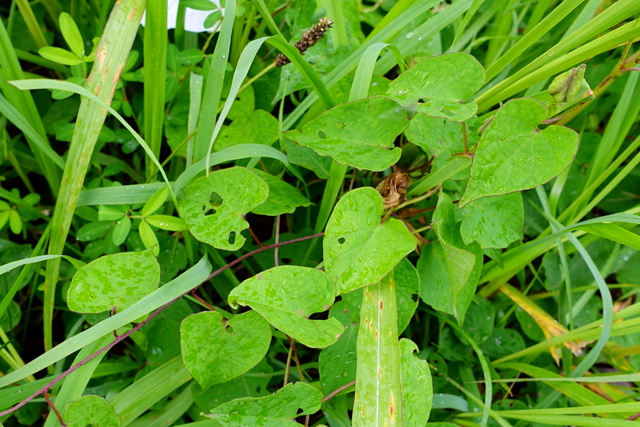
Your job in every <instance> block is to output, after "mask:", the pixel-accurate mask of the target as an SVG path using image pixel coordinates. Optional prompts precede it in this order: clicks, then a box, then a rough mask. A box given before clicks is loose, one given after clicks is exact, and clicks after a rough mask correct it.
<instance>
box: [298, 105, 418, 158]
mask: <svg viewBox="0 0 640 427" xmlns="http://www.w3.org/2000/svg"><path fill="white" fill-rule="evenodd" d="M408 125H409V120H408V119H407V112H406V111H405V109H404V108H402V107H401V106H400V105H398V103H397V102H395V101H392V100H390V99H388V98H383V97H373V98H366V99H361V100H359V101H356V102H351V103H347V104H340V105H338V106H336V107H334V108H332V109H330V110H328V111H326V112H325V113H324V114H322V115H320V116H319V117H316V118H315V119H313V120H312V121H310V122H308V123H306V124H304V125H302V128H301V129H299V130H292V131H289V132H287V133H286V134H285V135H286V137H287V138H289V139H291V140H292V141H295V142H297V143H298V144H300V145H301V146H303V147H309V148H311V149H312V150H313V151H315V152H316V153H318V154H319V155H321V156H330V157H332V158H333V160H335V161H336V162H338V163H340V164H343V165H349V166H353V167H355V168H358V169H367V170H372V171H381V170H384V169H387V168H388V167H391V166H392V165H394V164H395V163H396V162H397V161H398V159H399V158H400V154H401V150H400V148H398V147H395V146H394V141H395V139H396V137H397V136H398V135H400V134H401V133H402V132H403V131H404V130H405V129H406V128H407V126H408Z"/></svg>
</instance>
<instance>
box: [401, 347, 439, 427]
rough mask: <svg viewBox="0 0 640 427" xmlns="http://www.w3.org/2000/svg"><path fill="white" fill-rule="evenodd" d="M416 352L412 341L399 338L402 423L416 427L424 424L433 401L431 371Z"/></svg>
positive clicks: (416, 349) (416, 348)
mask: <svg viewBox="0 0 640 427" xmlns="http://www.w3.org/2000/svg"><path fill="white" fill-rule="evenodd" d="M417 352H418V346H417V345H416V344H415V343H414V342H413V341H411V340H408V339H405V338H403V339H401V340H400V363H401V374H402V403H403V407H404V408H403V411H404V425H405V426H416V427H417V426H423V425H425V423H426V422H427V420H428V419H429V413H430V412H431V405H432V403H433V384H432V383H431V371H430V370H429V365H428V363H427V361H426V360H422V359H420V358H418V357H416V355H415V354H414V353H417Z"/></svg>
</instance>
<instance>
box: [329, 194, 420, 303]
mask: <svg viewBox="0 0 640 427" xmlns="http://www.w3.org/2000/svg"><path fill="white" fill-rule="evenodd" d="M382 212H383V202H382V196H380V194H379V193H378V192H377V191H376V190H374V189H373V188H371V187H365V188H358V189H356V190H353V191H350V192H349V193H347V194H345V195H344V197H342V199H340V201H339V202H338V203H337V204H336V207H335V209H334V210H333V213H332V214H331V218H329V222H328V223H327V228H326V231H325V236H324V241H323V247H324V260H325V268H326V271H327V274H328V275H329V277H331V278H332V279H333V280H334V281H335V284H336V292H337V295H340V294H343V293H346V292H349V291H352V290H354V289H358V288H360V287H362V286H365V285H370V284H372V283H376V282H379V281H380V280H381V279H382V278H383V277H384V276H385V274H387V273H388V272H390V271H391V270H392V269H393V268H394V267H395V266H396V264H398V262H400V260H401V259H402V258H404V257H405V256H406V255H407V254H409V253H410V252H412V251H413V250H414V249H415V247H416V240H415V238H414V237H413V236H412V235H411V233H410V232H409V230H407V227H406V226H405V225H404V224H403V223H402V221H399V220H397V219H393V218H392V219H390V220H388V221H387V222H385V223H380V220H381V216H382Z"/></svg>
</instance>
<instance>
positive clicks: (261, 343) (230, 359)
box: [180, 311, 271, 389]
mask: <svg viewBox="0 0 640 427" xmlns="http://www.w3.org/2000/svg"><path fill="white" fill-rule="evenodd" d="M269 342H271V330H270V328H269V324H268V323H267V322H266V321H265V320H264V319H263V318H262V316H260V315H259V314H258V313H256V312H255V311H248V312H246V313H243V314H238V315H236V316H234V317H233V318H232V319H230V320H228V321H227V320H224V319H223V318H222V316H221V315H220V314H219V313H216V312H204V313H198V314H193V315H191V316H189V317H187V318H185V319H184V320H183V321H182V324H181V325H180V348H181V350H182V361H183V363H184V366H185V367H186V368H187V369H188V370H189V372H190V373H191V375H193V377H194V378H195V380H196V381H198V383H199V384H200V385H201V386H202V387H203V388H204V389H206V388H208V387H211V386H212V385H214V384H219V383H224V382H227V381H229V380H231V379H234V378H236V377H238V376H240V375H242V374H244V373H245V372H247V371H248V370H249V369H251V368H253V367H254V366H255V365H257V364H258V362H260V360H262V358H263V357H264V355H265V354H266V353H267V350H269Z"/></svg>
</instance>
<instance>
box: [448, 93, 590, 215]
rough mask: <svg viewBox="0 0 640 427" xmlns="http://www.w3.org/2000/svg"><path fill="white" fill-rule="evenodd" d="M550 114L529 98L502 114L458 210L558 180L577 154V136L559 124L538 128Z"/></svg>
mask: <svg viewBox="0 0 640 427" xmlns="http://www.w3.org/2000/svg"><path fill="white" fill-rule="evenodd" d="M546 117H547V110H546V109H545V108H544V107H543V106H542V105H540V104H539V103H538V102H537V101H535V100H533V99H529V98H522V99H514V100H512V101H509V102H507V103H506V104H504V105H503V106H502V108H500V109H499V110H498V112H497V113H496V115H495V117H494V119H493V121H492V122H491V123H490V124H489V125H488V126H487V129H486V130H485V132H484V134H483V135H482V137H481V138H480V142H479V143H478V147H477V150H476V153H475V156H474V159H473V164H472V165H471V177H470V178H469V182H468V184H467V189H466V190H465V192H464V195H463V196H462V199H461V200H460V205H459V206H460V207H462V206H464V205H466V204H467V203H469V202H472V201H473V200H476V199H479V198H481V197H487V196H497V195H500V194H507V193H513V192H516V191H523V190H528V189H531V188H534V187H537V186H538V185H542V184H544V183H546V182H548V181H549V180H551V179H552V178H554V177H556V176H558V175H559V174H560V173H561V172H562V171H563V170H564V169H565V168H566V167H567V166H569V164H570V163H571V161H572V160H573V158H574V157H575V155H576V152H577V150H578V140H579V138H578V134H577V133H575V132H574V131H573V130H571V129H569V128H566V127H561V126H549V127H547V128H546V129H543V130H540V129H538V124H540V123H542V121H543V120H544V119H545V118H546Z"/></svg>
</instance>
